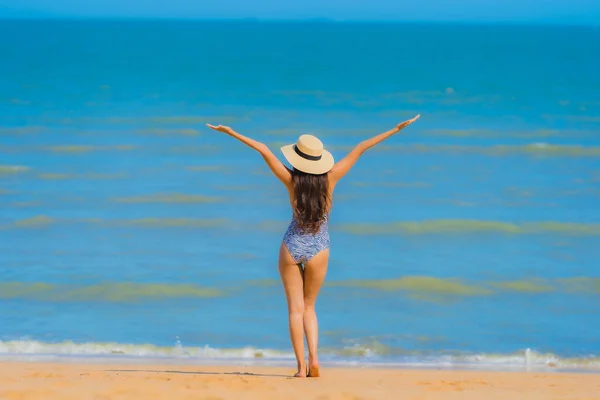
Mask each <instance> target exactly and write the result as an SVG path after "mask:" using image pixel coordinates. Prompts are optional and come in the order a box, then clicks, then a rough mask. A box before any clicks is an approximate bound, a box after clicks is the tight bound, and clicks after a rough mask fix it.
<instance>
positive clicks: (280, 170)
mask: <svg viewBox="0 0 600 400" xmlns="http://www.w3.org/2000/svg"><path fill="white" fill-rule="evenodd" d="M206 126H208V127H209V128H211V129H214V130H215V131H218V132H223V133H226V134H228V135H229V136H232V137H234V138H236V139H237V140H239V141H240V142H242V143H244V144H245V145H247V146H250V147H252V148H253V149H254V150H256V151H258V152H259V153H260V155H261V156H262V158H263V159H264V160H265V162H266V163H267V165H268V166H269V168H270V169H271V171H272V172H273V174H274V175H275V176H276V177H277V178H279V180H280V181H281V182H283V184H284V185H286V186H287V187H289V186H290V185H291V184H292V174H291V173H290V170H289V169H287V168H286V166H285V165H283V163H282V162H281V161H279V159H278V158H277V157H276V156H275V154H273V152H272V151H271V150H270V149H269V147H268V146H267V145H266V144H264V143H261V142H259V141H257V140H254V139H251V138H249V137H246V136H244V135H241V134H239V133H237V132H236V131H234V130H233V129H231V128H230V127H228V126H223V125H218V126H214V125H209V124H206Z"/></svg>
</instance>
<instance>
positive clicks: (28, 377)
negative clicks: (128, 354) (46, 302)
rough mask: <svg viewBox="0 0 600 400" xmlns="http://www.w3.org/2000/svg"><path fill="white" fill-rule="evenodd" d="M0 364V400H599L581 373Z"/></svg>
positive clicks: (594, 382)
mask: <svg viewBox="0 0 600 400" xmlns="http://www.w3.org/2000/svg"><path fill="white" fill-rule="evenodd" d="M294 372H295V371H294V368H293V365H290V368H286V367H270V366H241V365H237V366H235V365H226V366H225V365H208V364H207V365H196V366H192V365H173V364H160V363H159V364H154V363H152V364H139V363H108V364H103V363H84V362H69V363H65V362H26V361H10V362H9V361H0V399H2V400H19V399H27V400H29V399H31V400H37V399H49V398H53V399H58V398H60V399H65V400H70V399H78V400H79V399H88V398H90V399H98V400H101V399H111V400H112V399H149V398H152V399H173V400H178V399H210V400H218V399H230V398H231V399H249V400H254V399H256V400H258V399H261V400H262V399H281V398H286V399H306V398H319V399H328V400H335V399H345V400H357V399H361V400H366V399H384V398H398V396H399V394H400V393H401V394H402V397H403V398H415V399H417V398H418V399H423V400H429V399H456V398H460V399H473V400H475V399H481V398H490V399H506V398H508V397H509V396H513V397H514V396H515V395H516V394H517V393H518V394H519V397H520V398H524V396H527V398H528V399H534V400H537V399H540V400H542V399H548V398H553V399H561V398H565V399H566V398H569V399H600V378H599V377H598V376H596V375H595V374H587V373H568V372H564V373H558V374H557V373H553V372H514V371H505V372H497V371H496V372H493V371H479V370H477V371H473V370H459V369H457V370H439V369H412V368H361V367H350V368H340V367H333V368H328V367H326V365H325V364H323V365H322V377H321V378H304V379H300V378H292V377H291V375H292V374H293V373H294Z"/></svg>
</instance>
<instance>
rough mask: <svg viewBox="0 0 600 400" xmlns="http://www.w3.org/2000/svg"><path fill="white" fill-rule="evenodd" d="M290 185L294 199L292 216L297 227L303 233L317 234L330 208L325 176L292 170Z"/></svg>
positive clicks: (327, 183)
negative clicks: (296, 222)
mask: <svg viewBox="0 0 600 400" xmlns="http://www.w3.org/2000/svg"><path fill="white" fill-rule="evenodd" d="M292 185H293V188H294V197H295V198H296V204H295V206H294V216H295V217H296V220H297V221H298V226H299V227H300V229H301V230H302V231H304V232H309V233H313V234H314V233H317V232H319V229H320V227H321V223H322V222H323V219H325V215H326V214H327V213H328V212H329V206H330V199H329V180H328V178H327V174H321V175H314V174H307V173H305V172H302V171H298V170H297V169H296V168H294V169H292Z"/></svg>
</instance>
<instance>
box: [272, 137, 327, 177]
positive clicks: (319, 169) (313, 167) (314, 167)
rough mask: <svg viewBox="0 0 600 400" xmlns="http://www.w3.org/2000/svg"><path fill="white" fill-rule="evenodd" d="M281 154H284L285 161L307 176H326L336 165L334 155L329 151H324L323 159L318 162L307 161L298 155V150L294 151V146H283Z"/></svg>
mask: <svg viewBox="0 0 600 400" xmlns="http://www.w3.org/2000/svg"><path fill="white" fill-rule="evenodd" d="M281 152H282V153H283V156H284V157H285V159H286V160H287V161H288V162H289V163H290V164H291V165H292V167H294V168H296V169H297V170H299V171H302V172H305V173H307V174H314V175H321V174H325V173H327V172H329V171H330V170H331V168H333V165H334V164H335V161H334V160H333V155H332V154H331V153H330V152H328V151H327V150H323V153H322V154H321V159H320V160H317V161H312V160H307V159H306V158H303V157H301V156H300V155H299V154H298V153H296V150H294V145H293V144H288V145H287V146H283V147H282V148H281Z"/></svg>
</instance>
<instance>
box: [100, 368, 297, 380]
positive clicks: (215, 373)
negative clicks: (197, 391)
mask: <svg viewBox="0 0 600 400" xmlns="http://www.w3.org/2000/svg"><path fill="white" fill-rule="evenodd" d="M106 372H157V373H166V374H189V375H237V376H262V377H269V378H293V376H291V375H278V374H254V373H252V372H211V371H169V370H166V371H161V370H149V369H108V370H106Z"/></svg>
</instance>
